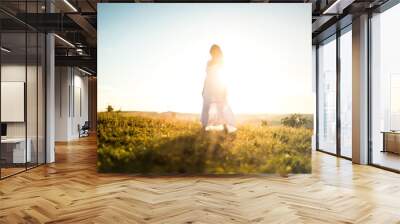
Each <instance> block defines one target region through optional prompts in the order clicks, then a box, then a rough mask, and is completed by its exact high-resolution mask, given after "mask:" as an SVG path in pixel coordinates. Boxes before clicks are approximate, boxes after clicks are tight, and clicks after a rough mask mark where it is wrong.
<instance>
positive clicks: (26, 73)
mask: <svg viewBox="0 0 400 224" xmlns="http://www.w3.org/2000/svg"><path fill="white" fill-rule="evenodd" d="M27 19H28V0H25V21H27ZM27 89H28V24H27V23H25V88H24V90H25V94H24V95H25V100H24V107H25V108H24V118H25V170H27V169H28V164H27V163H28V119H27V96H28V94H27Z"/></svg>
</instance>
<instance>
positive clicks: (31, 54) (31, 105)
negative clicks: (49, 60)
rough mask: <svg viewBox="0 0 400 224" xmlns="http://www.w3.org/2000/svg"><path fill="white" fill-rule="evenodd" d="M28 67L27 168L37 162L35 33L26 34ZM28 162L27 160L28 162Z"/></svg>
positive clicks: (36, 40) (36, 56)
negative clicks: (28, 154)
mask: <svg viewBox="0 0 400 224" xmlns="http://www.w3.org/2000/svg"><path fill="white" fill-rule="evenodd" d="M27 38H28V64H27V65H28V66H27V82H26V89H27V93H26V105H27V107H26V111H27V121H26V124H27V143H28V150H29V148H30V151H31V153H30V156H31V158H30V162H29V163H28V168H30V167H34V166H36V165H37V162H38V144H37V132H38V130H37V129H38V125H37V121H38V119H37V114H38V113H37V112H38V111H37V109H38V108H37V103H38V102H37V97H38V96H37V95H38V92H37V91H38V89H37V79H38V77H37V76H38V72H39V71H38V66H37V64H38V60H39V58H38V48H37V46H38V35H37V33H36V32H32V33H28V34H27ZM28 161H29V160H28Z"/></svg>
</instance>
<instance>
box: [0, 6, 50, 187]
mask: <svg viewBox="0 0 400 224" xmlns="http://www.w3.org/2000/svg"><path fill="white" fill-rule="evenodd" d="M26 2H27V1H25V3H26ZM36 3H37V5H36V10H37V11H38V10H39V6H38V4H39V0H36ZM26 7H27V5H26V4H25V16H27V14H26V13H27V10H26V9H27V8H26ZM46 11H47V7H46ZM24 26H25V30H24V31H22V32H21V33H22V34H25V86H24V97H25V99H24V107H25V108H24V120H25V169H23V170H21V171H18V172H15V173H12V174H9V175H7V176H3V175H2V168H1V166H0V180H4V179H7V178H9V177H12V176H15V175H18V174H20V173H23V172H26V171H28V170H31V169H34V168H37V167H39V166H41V165H44V164H47V151H46V149H47V140H46V139H47V128H46V127H47V110H46V108H47V100H46V99H47V82H46V78H47V38H46V36H47V33H44V32H41V31H39V30H36V29H34V28H32V27H30V26H29V25H28V24H27V23H24ZM28 30H31V31H33V32H34V33H36V136H35V137H36V140H37V145H36V163H35V164H33V166H29V167H28V162H27V157H28V154H27V147H28V144H27V139H28V136H27V135H28V131H27V129H28V113H27V96H28V93H27V81H28V79H27V76H28ZM2 33H3V32H1V31H0V45H1V44H2ZM39 33H43V34H44V36H43V40H42V44H44V51H42V52H41V53H44V55H43V58H44V68H42V77H43V80H44V86H43V87H42V88H44V99H43V105H42V107H43V108H44V109H45V110H44V111H43V112H44V116H43V117H42V118H43V119H44V120H42V122H43V123H44V136H43V141H44V145H43V146H42V147H43V150H42V151H43V152H44V155H42V157H43V159H44V161H43V163H39V141H38V140H39V82H38V80H39V78H38V77H39V68H38V66H39ZM1 62H2V56H1V54H0V82H1V75H2V73H1V67H2V63H1ZM0 90H1V85H0ZM0 99H1V91H0ZM1 109H2V108H1V104H0V111H1ZM0 123H1V113H0ZM0 158H1V144H0ZM29 165H32V164H29Z"/></svg>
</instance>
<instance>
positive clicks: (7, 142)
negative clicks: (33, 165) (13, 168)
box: [1, 138, 32, 163]
mask: <svg viewBox="0 0 400 224" xmlns="http://www.w3.org/2000/svg"><path fill="white" fill-rule="evenodd" d="M26 141H27V143H28V144H27V146H28V147H26V154H25V138H6V139H1V154H2V155H1V157H2V159H5V160H6V163H25V162H31V160H32V154H31V145H32V141H31V139H30V138H28V139H26ZM25 159H26V160H25Z"/></svg>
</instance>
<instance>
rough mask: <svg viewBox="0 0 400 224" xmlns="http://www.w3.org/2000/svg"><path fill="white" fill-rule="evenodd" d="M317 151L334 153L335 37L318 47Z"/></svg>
mask: <svg viewBox="0 0 400 224" xmlns="http://www.w3.org/2000/svg"><path fill="white" fill-rule="evenodd" d="M317 53H318V101H319V102H318V149H319V150H322V151H326V152H329V153H334V154H335V153H336V37H335V36H333V37H331V38H329V39H328V40H326V41H325V42H323V43H321V44H320V45H319V47H318V52H317Z"/></svg>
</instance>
